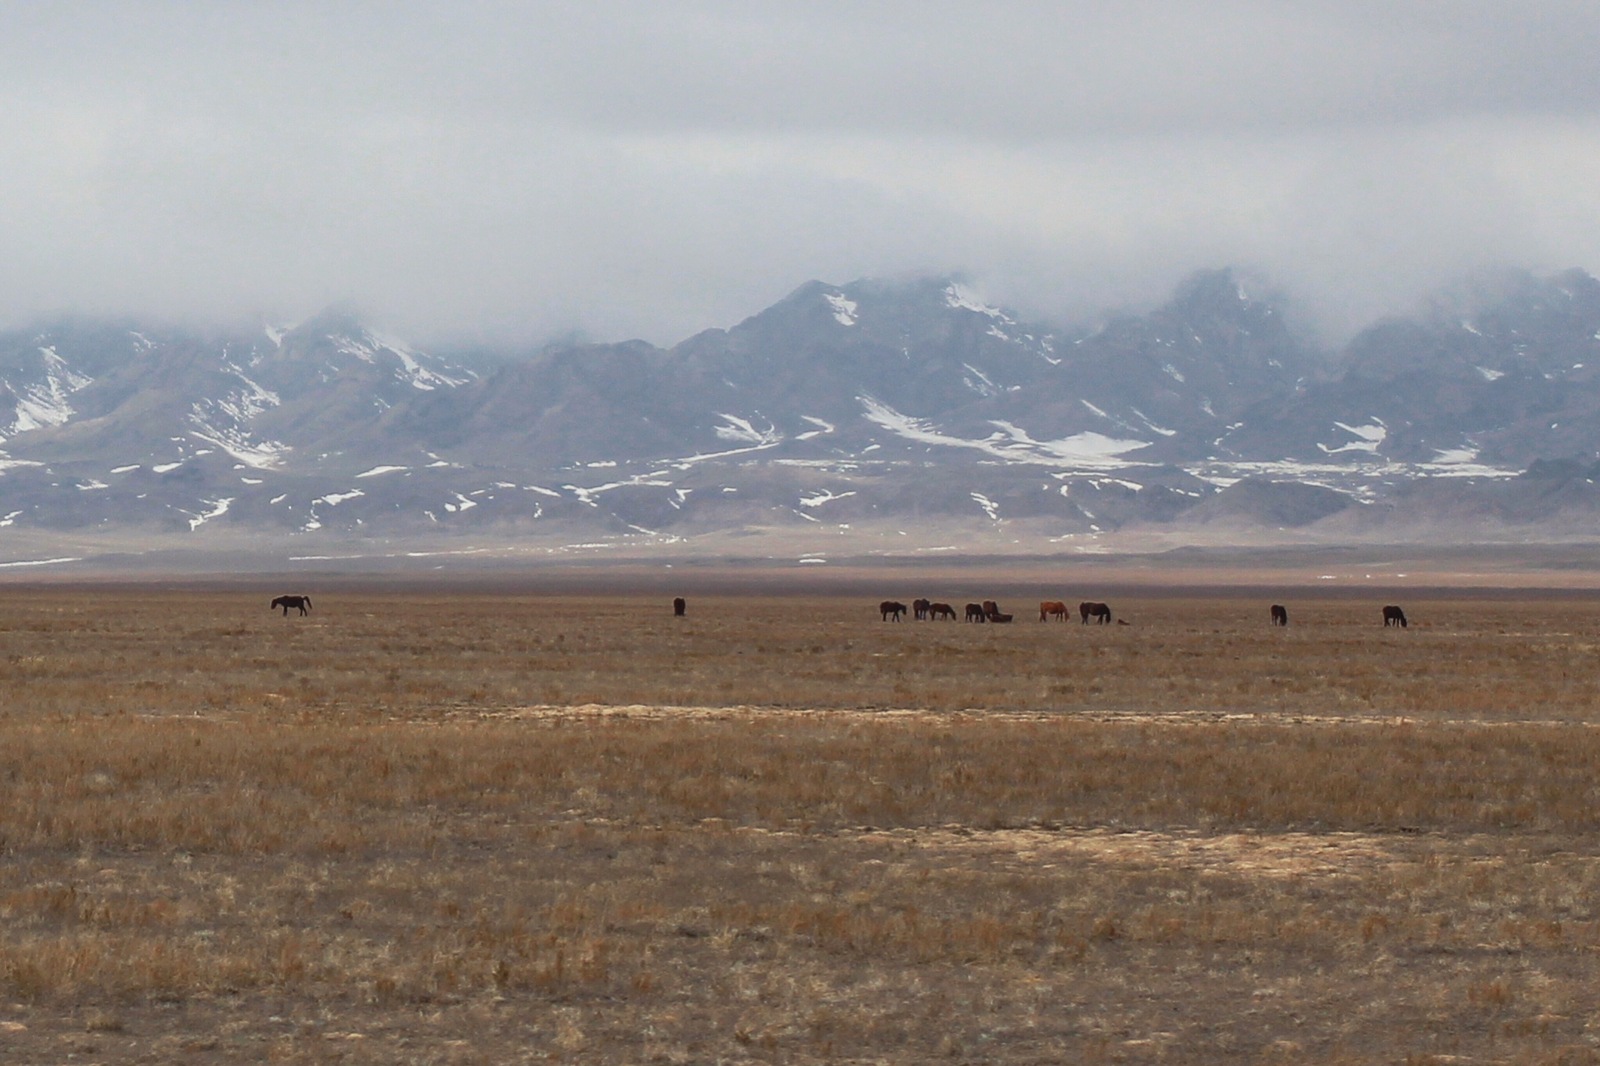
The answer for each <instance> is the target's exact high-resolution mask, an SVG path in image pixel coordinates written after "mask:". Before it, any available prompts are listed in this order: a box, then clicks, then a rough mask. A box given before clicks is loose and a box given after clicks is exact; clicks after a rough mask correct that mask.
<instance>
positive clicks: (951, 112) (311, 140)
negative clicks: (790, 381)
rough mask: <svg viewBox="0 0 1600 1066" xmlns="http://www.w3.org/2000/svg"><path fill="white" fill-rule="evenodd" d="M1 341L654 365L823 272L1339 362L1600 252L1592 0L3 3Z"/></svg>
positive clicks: (1599, 132)
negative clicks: (15, 331)
mask: <svg viewBox="0 0 1600 1066" xmlns="http://www.w3.org/2000/svg"><path fill="white" fill-rule="evenodd" d="M5 31H6V32H5V33H3V34H0V201H3V202H4V203H5V204H6V210H5V212H3V213H0V247H3V248H4V249H5V252H6V254H5V255H4V256H0V324H5V325H10V326H15V327H20V326H24V325H26V324H27V323H30V322H32V321H34V320H35V319H36V318H37V316H39V315H41V314H51V313H57V312H61V311H71V312H77V313H85V314H93V315H100V316H107V315H109V316H113V317H114V316H118V315H128V316H138V317H140V318H146V317H155V318H160V319H164V320H168V321H176V322H183V323H189V324H195V323H201V324H204V323H210V324H212V325H219V324H226V323H230V322H237V321H240V320H243V319H246V318H249V317H250V316H252V315H258V314H266V315H268V316H269V317H274V318H281V319H284V320H291V321H297V320H303V319H304V318H306V317H307V316H309V315H311V314H313V313H315V312H316V311H317V310H319V309H320V308H322V307H324V306H327V305H329V304H333V303H338V302H347V303H349V304H350V305H352V306H355V307H359V308H360V309H361V310H362V314H363V316H364V318H365V319H366V320H368V321H371V322H375V323H379V324H380V325H382V326H383V327H384V328H387V329H389V330H391V331H393V332H395V333H396V334H398V335H401V336H405V337H408V338H410V340H411V341H412V342H413V343H419V344H424V345H427V346H440V345H472V344H477V343H480V342H481V343H488V344H491V345H496V346H498V345H502V344H505V343H508V342H510V343H517V344H526V343H537V342H540V341H543V340H545V339H548V338H551V337H558V336H563V335H568V334H570V333H571V332H572V331H574V330H578V331H582V332H583V333H584V334H585V335H587V336H590V337H593V338H596V339H600V340H604V341H620V340H624V339H627V338H633V337H639V338H644V339H646V340H648V341H650V342H651V343H653V344H656V345H661V346H666V345H671V344H675V343H677V342H678V341H679V340H681V339H682V338H683V337H685V336H688V335H690V334H691V333H693V332H695V331H696V330H699V329H703V328H705V327H707V326H708V325H713V324H718V323H730V322H737V321H739V320H741V319H743V318H746V317H748V316H750V315H753V314H755V313H757V312H759V311H760V310H761V309H763V308H765V307H768V306H770V305H772V304H774V303H775V302H777V301H778V300H780V299H781V298H782V297H783V296H784V294H785V293H786V292H788V291H789V290H790V289H791V288H792V287H793V286H794V284H795V283H796V281H797V279H803V278H811V277H815V278H832V279H850V278H858V277H869V276H870V277H888V278H915V277H925V276H930V275H943V274H952V273H959V274H961V275H963V276H965V277H968V278H970V279H973V284H974V285H976V286H978V287H980V288H981V289H982V290H983V291H984V293H985V296H986V298H987V299H989V300H992V301H994V302H996V303H998V304H1004V305H1006V306H1008V307H1017V308H1020V309H1021V310H1022V311H1023V313H1025V314H1026V315H1027V316H1028V317H1033V318H1041V319H1048V320H1051V321H1069V320H1070V321H1077V320H1083V319H1085V318H1087V317H1089V316H1091V315H1093V314H1096V313H1099V312H1101V311H1103V310H1104V309H1106V308H1122V309H1126V310H1129V311H1135V312H1144V311H1149V310H1151V309H1153V308H1155V307H1157V306H1159V305H1160V304H1161V303H1162V302H1163V301H1164V300H1165V299H1166V298H1167V296H1168V295H1169V294H1170V293H1171V292H1172V291H1173V289H1174V288H1175V287H1176V286H1177V285H1178V284H1179V283H1180V282H1181V281H1182V280H1183V279H1184V278H1185V277H1187V276H1189V275H1190V274H1192V273H1193V272H1194V271H1196V270H1201V269H1208V268H1212V267H1215V266H1216V265H1217V264H1219V263H1232V264H1236V265H1238V266H1239V267H1241V268H1243V269H1249V270H1252V271H1254V272H1257V273H1260V274H1262V275H1264V276H1268V277H1271V278H1273V279H1275V280H1276V282H1277V283H1278V284H1279V285H1280V286H1281V287H1282V288H1283V289H1284V290H1285V291H1286V292H1289V293H1291V294H1293V295H1294V296H1295V298H1296V301H1297V303H1296V305H1295V308H1294V311H1295V313H1296V314H1298V315H1299V316H1300V317H1301V318H1303V319H1305V320H1308V321H1312V322H1315V323H1317V324H1318V325H1319V326H1320V327H1321V329H1322V330H1323V336H1324V338H1325V341H1326V343H1328V344H1330V345H1338V344H1342V343H1343V341H1344V340H1346V339H1348V337H1349V336H1351V335H1353V333H1354V332H1355V331H1356V330H1358V329H1361V328H1363V327H1364V326H1365V325H1367V324H1368V323H1370V322H1372V321H1373V320H1375V319H1377V318H1379V317H1382V316H1383V315H1386V314H1406V313H1410V312H1412V311H1413V310H1414V309H1415V308H1416V306H1417V302H1418V301H1419V300H1420V299H1422V298H1423V297H1424V296H1425V295H1426V294H1428V293H1430V292H1433V291H1435V290H1437V289H1438V288H1439V287H1440V286H1441V285H1443V284H1444V283H1446V282H1447V281H1448V280H1449V279H1452V278H1455V277H1457V276H1460V275H1461V274H1462V273H1464V272H1467V271H1470V270H1473V269H1478V268H1483V267H1487V266H1492V265H1494V264H1498V263H1504V262H1511V263H1518V264H1523V265H1525V266H1528V267H1529V268H1531V269H1533V270H1534V271H1535V272H1537V273H1540V274H1550V273H1554V272H1555V271H1557V270H1559V269H1562V268H1565V267H1566V266H1569V265H1571V264H1574V263H1576V264H1593V263H1597V262H1600V215H1597V214H1596V213H1595V212H1594V211H1593V210H1592V202H1591V201H1592V193H1591V189H1592V187H1593V180H1592V179H1593V178H1594V177H1595V176H1596V175H1597V174H1600V112H1597V109H1600V67H1597V65H1596V64H1595V63H1594V62H1593V47H1592V46H1593V44H1594V42H1595V41H1596V40H1600V8H1597V7H1596V6H1595V5H1593V4H1588V3H1579V2H1576V0H1550V2H1543V3H1537V4H1531V5H1529V4H1510V3H1503V2H1467V3H1453V4H1448V5H1444V4H1435V3H1405V2H1402V3H1377V2H1375V0H1358V2H1350V0H1341V2H1339V3H1333V2H1331V0H1330V2H1322V0H1317V2H1311V3H1300V4H1294V5H1284V4H1276V3H1268V2H1266V0H1255V2H1244V0H1231V2H1222V3H1216V2H1207V3H1199V2H1196V0H1167V2H1151V3H1132V4H1121V5H1105V4H1096V3H1087V2H1066V3H1044V2H1031V0H1016V2H1004V0H1003V2H999V3H993V4H983V5H972V4H946V3H932V4H928V3H917V4H911V3H907V2H896V0H885V2H870V3H848V4H847V3H840V2H835V0H819V2H817V3H810V4H805V5H772V4H728V3H720V2H690V3H680V4H672V5H663V6H660V7H655V8H652V7H647V6H642V5H638V4H622V3H613V2H599V3H583V4H577V3H567V2H492V3H480V4H471V5H455V4H449V5H447V4H443V3H437V2H429V0H395V2H393V3H387V4H382V5H372V4H359V3H357V4H339V5H326V4H311V3H298V2H290V3H283V4H270V5H264V4H228V5H202V6H199V7H197V6H196V5H194V4H190V3H179V2H176V0H165V2H163V0H154V2H139V3H132V2H117V0H113V2H110V3H103V4H96V5H94V6H93V8H92V10H89V11H84V10H83V9H81V8H80V7H78V6H76V5H43V4H30V5H12V8H11V10H9V11H8V12H7V16H6V19H5Z"/></svg>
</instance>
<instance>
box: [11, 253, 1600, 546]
mask: <svg viewBox="0 0 1600 1066" xmlns="http://www.w3.org/2000/svg"><path fill="white" fill-rule="evenodd" d="M0 438H3V440H0V525H3V526H5V527H10V528H12V529H15V530H24V529H35V530H48V531H63V530H83V531H104V530H117V529H126V530H130V531H147V532H170V533H174V534H182V535H185V536H196V537H206V536H209V535H214V534H215V533H216V532H217V531H219V530H232V531H245V532H251V533H264V534H273V533H277V534H286V535H289V534H292V535H300V536H305V537H308V538H313V539H316V538H330V537H335V536H348V535H356V536H363V537H396V538H406V537H425V536H433V535H438V534H448V533H485V532H489V531H494V532H497V533H501V534H505V535H508V536H519V537H520V536H530V537H534V536H541V535H546V534H548V535H550V536H555V537H563V538H571V537H573V536H580V537H594V538H604V540H605V542H608V543H610V542H616V541H624V540H627V541H638V542H641V543H654V542H659V541H668V542H670V541H674V540H677V539H679V538H685V537H691V536H696V535H701V534H707V533H730V532H746V533H755V532H765V531H785V532H790V533H796V534H804V535H813V536H817V537H822V536H824V535H826V537H829V538H832V540H831V541H829V543H833V544H838V545H840V546H841V548H843V547H844V546H846V545H848V544H850V543H852V542H854V541H855V540H857V539H859V538H864V537H872V538H882V537H884V536H894V535H906V536H910V537H913V538H915V537H924V536H931V537H935V538H940V537H943V538H946V539H949V540H950V543H952V544H956V545H959V544H963V543H972V541H970V540H968V541H963V540H961V539H960V538H961V537H968V538H974V537H977V538H981V537H982V536H983V535H985V534H988V533H993V534H996V535H1002V536H1005V537H1008V538H1017V539H1021V540H1028V539H1032V538H1036V539H1037V541H1038V543H1039V544H1041V545H1043V544H1046V543H1051V542H1059V541H1060V539H1061V538H1074V537H1095V536H1098V535H1100V534H1104V533H1107V532H1111V531H1115V530H1123V529H1130V528H1145V527H1158V528H1170V527H1172V526H1174V525H1178V526H1192V527H1202V526H1203V527H1207V528H1209V529H1212V530H1216V531H1221V532H1224V533H1225V532H1226V531H1228V530H1234V529H1237V530H1254V531H1257V532H1259V531H1261V530H1269V531H1270V530H1278V529H1315V530H1319V531H1326V532H1328V533H1329V534H1330V535H1338V534H1341V533H1346V534H1350V535H1357V534H1364V533H1367V532H1373V531H1381V530H1385V529H1389V530H1393V529H1394V528H1395V527H1396V526H1397V525H1403V526H1418V527H1426V525H1427V524H1428V523H1432V522H1441V523H1448V524H1449V528H1450V530H1451V531H1452V533H1453V534H1454V535H1457V536H1459V535H1462V534H1464V533H1465V532H1466V531H1470V530H1471V529H1474V528H1479V527H1481V528H1484V529H1491V528H1492V529H1505V528H1508V527H1509V528H1516V529H1523V530H1526V531H1546V532H1550V531H1553V532H1555V533H1557V534H1561V535H1566V534H1572V533H1582V532H1584V531H1586V530H1587V529H1589V528H1591V527H1592V526H1593V524H1594V520H1595V518H1596V515H1597V513H1600V494H1597V493H1596V490H1595V462H1596V459H1597V457H1600V282H1597V281H1596V279H1595V278H1593V277H1591V276H1590V275H1588V274H1587V273H1584V272H1582V271H1569V272H1566V273H1563V274H1560V275H1557V276H1554V277H1548V278H1540V277H1533V276H1531V275H1527V274H1506V275H1503V276H1500V277H1497V278H1495V279H1492V280H1489V281H1485V280H1479V281H1477V282H1474V283H1473V284H1470V285H1463V286H1461V287H1459V288H1458V289H1457V290H1455V291H1452V292H1450V293H1447V294H1443V295H1441V296H1440V297H1439V298H1438V299H1437V300H1436V301H1435V302H1434V304H1433V305H1432V307H1431V308H1430V309H1429V310H1427V311H1425V312H1423V313H1420V314H1418V315H1415V316H1412V317H1408V318H1403V319H1394V320H1390V321H1384V322H1379V323H1376V324H1374V325H1373V326H1371V327H1370V328H1368V329H1366V330H1364V331H1362V332H1361V333H1359V334H1358V335H1356V336H1355V337H1354V338H1353V339H1352V340H1351V341H1350V342H1349V343H1348V344H1347V345H1346V346H1345V347H1344V348H1343V349H1342V350H1339V351H1334V352H1328V351H1322V350H1319V349H1318V348H1316V347H1315V346H1314V345H1312V344H1310V343H1308V342H1307V341H1306V340H1305V339H1303V338H1302V336H1300V335H1299V334H1298V333H1297V331H1296V330H1295V329H1294V328H1293V327H1292V325H1291V324H1290V323H1289V322H1287V321H1286V320H1285V316H1284V314H1283V313H1282V307H1281V305H1280V304H1279V303H1278V301H1276V300H1275V299H1274V297H1273V296H1272V295H1271V293H1270V292H1266V291H1257V289H1256V287H1255V286H1254V285H1252V284H1248V283H1245V282H1243V281H1241V279H1240V278H1239V277H1238V276H1237V275H1236V274H1235V273H1234V272H1232V271H1228V270H1218V271H1210V272H1206V273H1203V274H1199V275H1196V276H1195V277H1193V278H1191V279H1189V280H1188V281H1187V282H1185V283H1184V284H1183V285H1182V286H1181V287H1180V288H1179V289H1178V291H1177V292H1176V293H1175V294H1174V295H1173V297H1172V299H1171V300H1170V301H1168V302H1167V303H1166V304H1164V305H1163V306H1161V307H1158V308H1156V309H1155V310H1152V311H1150V312H1148V313H1143V314H1122V315H1115V316H1111V317H1109V318H1108V319H1106V320H1105V321H1104V322H1102V323H1098V324H1096V325H1095V326H1094V327H1092V328H1091V327H1083V328H1077V327H1066V326H1052V325H1049V324H1045V323H1039V322H1028V321H1023V320H1022V319H1021V318H1020V317H1019V316H1017V315H1016V314H1014V313H1011V312H1008V311H1006V310H1003V309H1001V308H998V307H993V306H990V305H988V304H987V303H985V302H984V301H983V300H982V299H980V298H979V297H978V295H977V294H976V293H975V292H973V291H972V290H971V289H969V288H968V287H966V286H964V285H963V284H961V283H960V282H956V281H952V280H950V279H931V280H924V281H916V282H909V283H906V282H892V283H891V282H884V281H873V280H864V281H857V282H853V283H851V284H848V285H842V286H835V285H827V284H823V283H821V282H811V283H808V284H806V285H803V286H801V287H800V288H798V289H796V290H795V291H794V292H793V293H792V294H790V295H789V296H788V297H787V298H785V299H784V300H782V301H780V302H779V303H777V304H775V305H773V306H772V307H770V308H768V309H766V310H765V311H762V312H761V313H760V314H757V315H755V316H753V317H751V318H749V319H747V320H746V321H744V322H741V323H739V324H737V325H735V326H732V327H731V328H728V329H713V330H708V331H706V332H704V333H701V334H698V335H696V336H694V337H691V338H689V339H688V340H685V341H684V342H682V343H681V344H678V345H677V346H675V347H673V348H670V349H663V348H657V347H655V346H652V345H649V344H645V343H643V342H638V341H633V342H628V343H622V344H566V345H558V346H553V347H548V348H544V349H541V350H539V351H537V352H535V353H532V354H529V355H527V356H526V357H523V358H517V359H512V360H510V361H506V362H503V363H501V364H498V365H495V366H494V367H492V368H485V369H480V370H474V369H470V368H468V367H467V366H465V365H461V364H459V363H456V362H452V361H451V360H449V359H445V358H439V357H437V356H434V355H429V354H427V353H424V352H420V351H417V350H415V349H413V348H411V347H410V346H408V345H407V344H406V343H404V342H403V341H401V340H398V339H395V338H391V337H386V336H383V335H381V334H379V333H376V332H374V331H373V330H372V329H370V328H368V327H366V326H364V325H363V324H362V323H361V322H360V321H358V320H357V319H356V318H355V317H354V316H352V315H350V314H348V313H345V312H328V313H326V314H323V315H321V316H318V317H316V318H313V319H311V320H308V321H306V322H302V323H300V324H298V325H295V326H293V327H282V328H279V327H266V328H254V329H244V330H239V331H237V332H196V331H188V330H183V329H176V328H171V327H165V326H158V325H154V324H151V323H140V322H127V321H122V322H111V321H104V320H85V319H75V318H74V319H67V318H63V319H60V320H58V321H54V322H48V323H43V324H40V325H37V326H35V327H33V328H29V329H26V330H15V331H11V332H9V333H6V334H4V335H0ZM1530 468H1532V469H1530Z"/></svg>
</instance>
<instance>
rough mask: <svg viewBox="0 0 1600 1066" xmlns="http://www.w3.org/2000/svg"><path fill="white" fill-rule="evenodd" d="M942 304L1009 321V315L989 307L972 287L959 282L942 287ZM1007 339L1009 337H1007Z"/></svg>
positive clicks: (996, 308) (997, 319)
mask: <svg viewBox="0 0 1600 1066" xmlns="http://www.w3.org/2000/svg"><path fill="white" fill-rule="evenodd" d="M944 305H945V306H946V307H953V308H958V309H960V310H962V311H974V312H976V313H978V314H980V315H987V316H989V317H990V318H992V319H995V320H996V321H999V322H1010V321H1011V316H1010V315H1008V314H1006V313H1005V312H1004V311H1002V310H1000V309H999V308H998V307H990V306H989V305H988V304H986V303H984V302H983V300H982V298H981V297H979V295H978V294H977V293H976V292H974V291H973V290H972V289H970V288H968V287H967V286H965V285H962V284H961V283H959V282H951V283H950V284H949V285H946V286H945V288H944ZM1007 339H1008V340H1009V339H1010V338H1007Z"/></svg>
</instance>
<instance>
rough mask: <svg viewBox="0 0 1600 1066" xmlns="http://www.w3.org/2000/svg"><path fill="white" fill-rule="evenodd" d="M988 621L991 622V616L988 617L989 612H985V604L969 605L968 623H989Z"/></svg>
mask: <svg viewBox="0 0 1600 1066" xmlns="http://www.w3.org/2000/svg"><path fill="white" fill-rule="evenodd" d="M988 620H989V616H988V614H987V612H985V611H984V609H983V604H981V603H969V604H967V621H969V622H987V621H988Z"/></svg>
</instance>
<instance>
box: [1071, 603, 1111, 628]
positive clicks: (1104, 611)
mask: <svg viewBox="0 0 1600 1066" xmlns="http://www.w3.org/2000/svg"><path fill="white" fill-rule="evenodd" d="M1078 617H1080V618H1082V619H1083V624H1084V625H1088V624H1089V619H1091V618H1093V619H1094V620H1095V623H1096V624H1097V625H1102V626H1108V625H1110V624H1111V608H1110V607H1108V606H1106V605H1105V604H1103V603H1093V602H1091V601H1089V600H1084V601H1083V602H1082V603H1080V604H1078Z"/></svg>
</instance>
